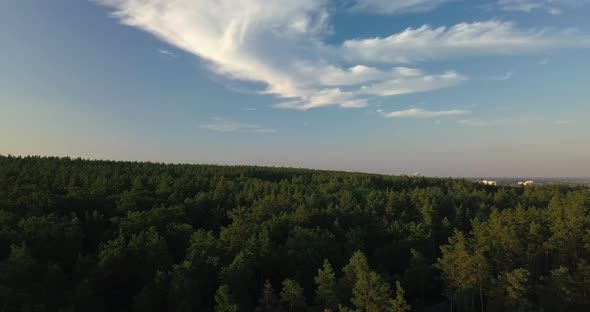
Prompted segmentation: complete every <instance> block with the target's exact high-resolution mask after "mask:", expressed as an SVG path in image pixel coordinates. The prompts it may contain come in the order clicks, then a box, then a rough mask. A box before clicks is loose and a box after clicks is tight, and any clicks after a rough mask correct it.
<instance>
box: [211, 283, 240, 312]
mask: <svg viewBox="0 0 590 312" xmlns="http://www.w3.org/2000/svg"><path fill="white" fill-rule="evenodd" d="M238 311H239V309H238V306H237V305H236V304H234V303H233V302H232V299H231V294H230V292H229V287H227V285H221V286H219V288H218V289H217V292H216V293H215V312H238Z"/></svg>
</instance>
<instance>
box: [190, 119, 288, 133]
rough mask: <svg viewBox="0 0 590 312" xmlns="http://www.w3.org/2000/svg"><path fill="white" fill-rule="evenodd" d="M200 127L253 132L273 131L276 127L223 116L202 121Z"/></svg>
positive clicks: (224, 130)
mask: <svg viewBox="0 0 590 312" xmlns="http://www.w3.org/2000/svg"><path fill="white" fill-rule="evenodd" d="M200 128H201V129H207V130H210V131H215V132H255V133H275V132H277V130H276V129H272V128H266V127H262V126H260V125H256V124H249V123H242V122H236V121H232V120H227V119H224V118H213V119H212V120H210V121H209V122H205V123H202V124H201V125H200Z"/></svg>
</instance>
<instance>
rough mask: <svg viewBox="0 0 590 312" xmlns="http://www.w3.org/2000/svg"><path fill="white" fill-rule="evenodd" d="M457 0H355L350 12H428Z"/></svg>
mask: <svg viewBox="0 0 590 312" xmlns="http://www.w3.org/2000/svg"><path fill="white" fill-rule="evenodd" d="M453 1H458V0H356V1H354V3H353V5H352V10H355V11H367V12H370V13H377V14H401V13H414V12H424V11H430V10H433V9H435V8H437V7H438V6H441V5H443V4H445V3H448V2H453Z"/></svg>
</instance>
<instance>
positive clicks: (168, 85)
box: [0, 0, 590, 178]
mask: <svg viewBox="0 0 590 312" xmlns="http://www.w3.org/2000/svg"><path fill="white" fill-rule="evenodd" d="M0 8H1V10H0V20H2V21H3V27H1V28H0V42H2V45H3V48H2V49H1V50H0V112H1V113H0V154H2V155H8V154H11V155H41V156H69V157H73V158H76V157H82V158H90V159H108V160H131V161H154V162H167V163H207V164H220V165H261V166H284V167H298V168H311V169H326V170H343V171H353V172H370V173H383V174H401V173H404V174H408V175H412V174H414V173H419V174H421V175H424V176H441V177H465V178H474V177H531V178H535V177H537V178H538V177H556V178H560V177H571V178H588V177H590V165H588V159H590V144H588V142H590V123H588V120H587V119H588V117H589V116H590V103H589V95H588V90H587V88H588V85H589V84H590V78H589V77H588V69H590V59H589V58H588V53H589V52H590V20H588V18H587V17H588V13H590V5H589V2H588V1H584V0H573V1H570V0H568V1H522V0H488V1H461V0H419V1H414V0H413V1H405V0H404V1H379V0H353V1H336V0H284V1H277V2H268V1H261V0H244V1H240V2H236V1H230V0H216V1H212V0H200V1H190V0H153V1H145V2H144V1H133V0H96V1H94V0H93V1H66V0H56V1H36V0H19V1H15V0H12V1H11V0H9V1H6V2H4V3H3V4H1V5H0Z"/></svg>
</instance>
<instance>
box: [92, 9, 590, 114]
mask: <svg viewBox="0 0 590 312" xmlns="http://www.w3.org/2000/svg"><path fill="white" fill-rule="evenodd" d="M98 1H100V2H101V3H103V4H104V5H107V6H109V7H111V8H113V10H114V12H113V15H114V16H115V17H116V18H117V19H119V20H120V21H121V22H122V23H124V24H127V25H129V26H132V27H136V28H139V29H142V30H144V31H146V32H149V33H151V34H153V35H155V36H157V37H158V38H160V39H161V40H162V41H164V42H166V43H168V44H170V45H171V46H174V47H176V48H178V49H181V50H184V51H187V52H189V53H192V54H193V55H196V56H198V57H200V58H202V59H204V60H206V61H207V62H208V64H209V67H210V68H211V70H212V71H214V72H215V73H217V74H219V75H223V76H224V77H229V78H232V79H238V80H244V81H249V82H259V83H262V84H263V85H265V88H264V89H263V90H261V91H260V93H264V94H272V95H274V96H276V97H278V98H280V99H279V100H278V101H277V102H278V103H279V104H277V105H276V106H275V107H278V108H289V109H298V110H307V109H312V108H317V107H324V106H330V105H332V106H339V107H343V108H359V107H366V106H367V105H368V104H369V101H374V100H375V99H377V98H379V97H384V96H395V95H399V94H412V93H416V92H428V91H432V90H437V89H441V88H447V87H452V86H455V85H457V84H459V83H461V82H462V81H464V80H466V79H467V77H466V76H465V75H462V74H461V73H458V72H456V71H453V70H443V71H442V72H427V71H426V70H423V69H420V68H418V66H417V65H416V64H417V63H420V62H424V61H434V60H443V59H451V58H458V57H466V56H481V55H503V54H506V55H508V54H519V53H539V51H544V50H547V49H552V48H560V47H579V46H590V38H589V37H587V36H583V35H580V34H576V33H575V32H572V31H551V30H547V29H540V30H534V29H522V28H518V27H517V26H516V25H514V24H512V23H507V22H500V21H488V22H476V23H461V24H457V25H455V26H451V27H438V28H433V27H432V26H429V25H424V26H422V27H418V28H408V29H406V30H404V31H401V32H399V33H395V34H392V35H391V36H389V37H385V38H369V39H353V40H348V41H345V42H344V43H343V44H339V45H332V44H328V43H327V42H326V41H325V38H326V37H327V35H328V34H330V33H331V31H332V30H333V25H332V24H331V23H330V12H332V10H331V8H330V6H331V5H333V2H332V1H328V0H282V1H266V0H241V1H235V0H200V1H193V0H150V1H138V0H98ZM361 2H362V3H365V4H367V3H374V5H377V3H381V4H385V5H387V3H389V2H391V3H394V4H390V5H391V6H392V9H391V10H393V11H396V10H397V11H399V12H402V11H403V10H402V8H403V7H405V8H406V9H404V10H406V11H415V10H425V9H428V8H430V7H433V5H434V6H436V5H439V4H442V3H443V2H447V1H423V0H413V1H387V2H386V1H384V2H380V1H375V2H371V1H368V2H366V1H358V2H357V5H361ZM367 5H368V4H367ZM367 8H368V7H367ZM409 8H413V9H409ZM402 65H403V67H401V66H402Z"/></svg>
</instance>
